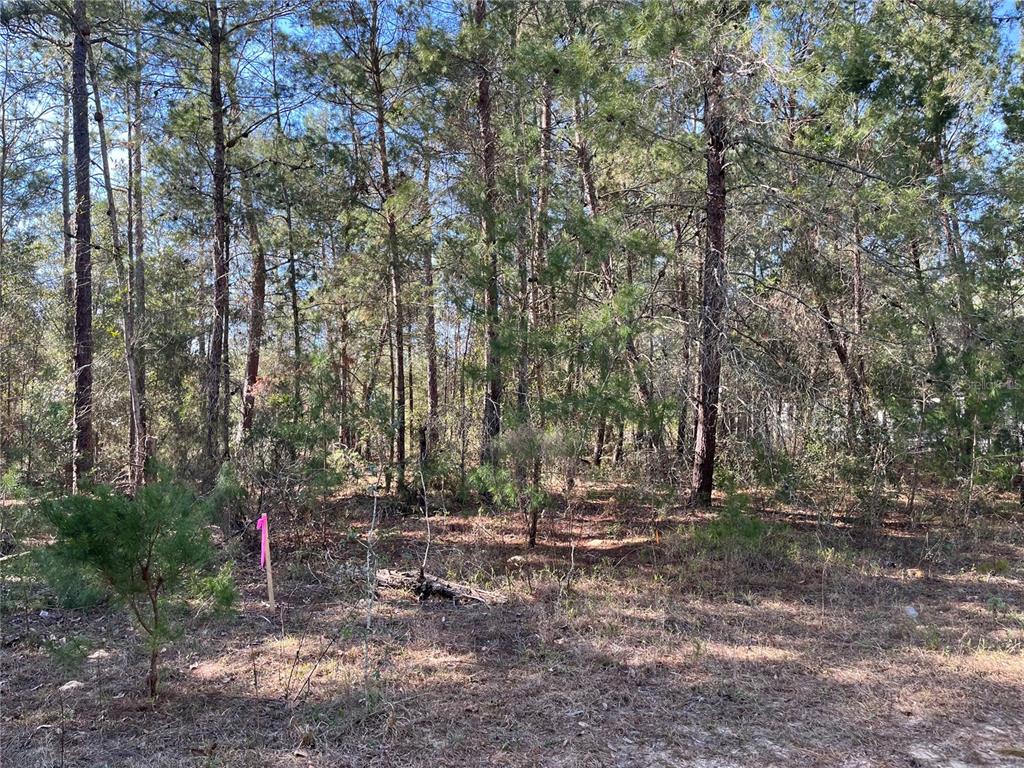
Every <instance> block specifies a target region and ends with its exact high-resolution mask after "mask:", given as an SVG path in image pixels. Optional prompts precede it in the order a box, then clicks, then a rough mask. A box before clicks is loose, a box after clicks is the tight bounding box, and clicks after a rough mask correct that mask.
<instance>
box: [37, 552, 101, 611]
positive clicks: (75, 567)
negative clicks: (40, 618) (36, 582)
mask: <svg viewBox="0 0 1024 768" xmlns="http://www.w3.org/2000/svg"><path fill="white" fill-rule="evenodd" d="M32 557H33V558H34V559H35V564H36V566H37V567H38V569H39V571H40V572H41V573H42V574H43V575H44V577H45V578H46V582H47V584H48V585H49V586H50V589H52V590H53V592H54V594H55V595H56V596H57V604H58V605H60V606H62V607H64V608H71V609H80V608H91V607H92V606H95V605H99V604H101V603H103V602H105V601H106V600H107V598H108V597H109V595H110V593H109V590H108V589H107V588H106V587H105V585H104V584H103V582H102V581H100V579H99V577H98V576H97V574H96V573H94V572H92V571H90V570H87V569H84V568H82V567H81V565H80V564H79V563H76V562H71V561H69V560H67V559H65V558H63V557H60V556H59V555H58V554H57V553H56V552H55V551H54V550H53V549H41V550H39V551H37V552H34V553H33V554H32Z"/></svg>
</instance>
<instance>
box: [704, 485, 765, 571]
mask: <svg viewBox="0 0 1024 768" xmlns="http://www.w3.org/2000/svg"><path fill="white" fill-rule="evenodd" d="M749 504H750V499H749V497H748V496H746V495H745V494H742V493H730V494H729V495H728V496H727V497H726V500H725V506H724V508H723V509H722V511H721V512H720V513H719V515H718V517H716V518H715V519H714V520H712V521H711V522H710V523H708V524H707V525H706V526H703V527H700V528H697V529H696V530H695V531H694V535H693V541H694V544H695V545H696V546H697V547H698V548H700V549H703V550H706V551H708V552H711V553H713V554H717V555H721V556H735V555H760V556H765V557H773V556H774V555H776V554H778V552H777V551H776V550H777V547H776V544H778V543H779V542H777V541H776V540H775V538H776V537H774V536H773V535H772V534H773V530H772V527H771V526H770V525H768V523H766V522H764V521H763V520H761V519H760V518H758V517H755V516H754V515H751V514H750V513H748V512H747V508H748V506H749Z"/></svg>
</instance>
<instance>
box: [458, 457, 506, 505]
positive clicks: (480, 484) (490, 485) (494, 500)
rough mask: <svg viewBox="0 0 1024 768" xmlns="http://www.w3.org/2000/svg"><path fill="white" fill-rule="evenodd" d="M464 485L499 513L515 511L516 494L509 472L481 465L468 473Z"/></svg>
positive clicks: (500, 468)
mask: <svg viewBox="0 0 1024 768" xmlns="http://www.w3.org/2000/svg"><path fill="white" fill-rule="evenodd" d="M466 483H467V485H468V486H469V488H470V489H471V490H473V491H474V492H476V493H478V494H479V495H480V496H482V497H483V498H484V499H486V500H487V502H488V503H489V504H491V505H492V506H494V507H495V508H496V509H498V510H500V511H509V510H512V509H515V507H516V502H517V501H518V493H517V491H516V484H515V481H514V480H513V478H512V473H511V472H510V471H509V470H507V469H504V468H502V467H492V466H491V465H489V464H483V465H481V466H479V467H476V468H475V469H473V471H472V472H470V473H469V476H468V477H467V478H466Z"/></svg>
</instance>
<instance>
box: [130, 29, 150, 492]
mask: <svg viewBox="0 0 1024 768" xmlns="http://www.w3.org/2000/svg"><path fill="white" fill-rule="evenodd" d="M140 38H141V35H140V33H139V30H138V29H136V30H135V77H134V78H133V79H132V101H133V104H132V110H133V111H132V116H133V121H132V142H131V145H132V146H131V157H132V165H133V167H134V176H133V177H132V178H133V182H134V183H133V184H132V188H131V189H130V190H129V193H130V194H131V196H132V199H133V200H134V209H135V219H134V225H135V232H134V237H133V241H134V246H135V253H134V255H133V257H132V275H133V276H134V285H132V291H131V293H132V296H133V298H134V300H135V334H134V338H133V349H134V351H135V366H136V372H137V382H136V390H137V393H138V396H139V411H138V421H139V424H140V425H141V431H140V433H139V438H140V439H139V441H138V443H137V447H138V449H139V455H138V456H137V457H136V463H137V464H138V465H140V466H141V468H142V476H143V480H145V478H146V477H147V476H148V475H149V474H150V473H151V471H152V466H151V461H150V460H151V458H152V455H153V440H152V437H151V436H150V434H149V417H148V408H147V403H146V340H145V335H144V334H145V327H146V249H145V246H146V219H145V211H144V210H143V206H142V141H143V135H144V133H143V123H142V45H141V39H140ZM130 279H131V278H130Z"/></svg>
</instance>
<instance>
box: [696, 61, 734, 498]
mask: <svg viewBox="0 0 1024 768" xmlns="http://www.w3.org/2000/svg"><path fill="white" fill-rule="evenodd" d="M724 91H725V77H724V73H723V72H722V65H721V62H720V61H719V62H716V63H715V64H714V67H713V70H712V73H711V78H710V81H709V82H708V85H707V87H706V88H705V90H704V131H705V134H706V135H707V150H706V158H707V201H706V203H705V208H704V211H705V218H706V228H707V242H706V246H705V250H704V266H703V270H702V273H701V282H702V297H701V314H700V337H701V348H700V379H699V383H698V387H697V402H696V407H697V413H696V429H695V435H694V449H693V476H692V479H691V488H692V493H693V501H694V502H695V503H696V504H699V505H709V504H710V503H711V493H712V490H713V489H714V473H715V450H716V447H717V436H718V435H717V429H718V402H719V394H720V387H721V380H722V344H723V337H724V330H725V329H724V327H723V323H724V320H725V204H726V201H725V134H726V122H725V121H726V117H725V104H724V99H725V93H724Z"/></svg>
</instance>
